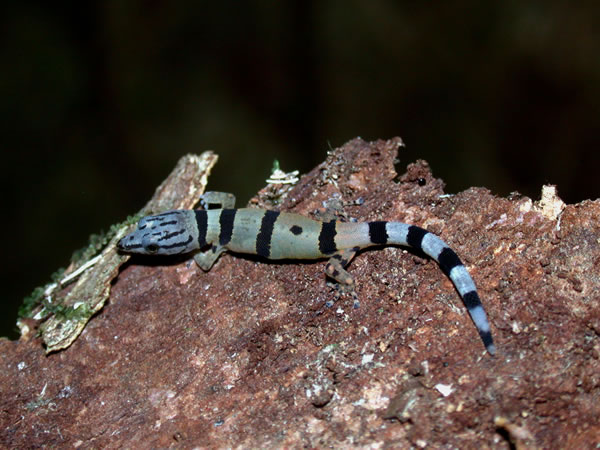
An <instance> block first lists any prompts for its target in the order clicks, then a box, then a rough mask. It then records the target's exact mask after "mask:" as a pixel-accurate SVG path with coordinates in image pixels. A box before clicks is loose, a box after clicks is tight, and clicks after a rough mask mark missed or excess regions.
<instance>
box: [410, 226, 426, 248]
mask: <svg viewBox="0 0 600 450" xmlns="http://www.w3.org/2000/svg"><path fill="white" fill-rule="evenodd" d="M427 233H429V231H427V230H424V229H423V228H421V227H417V226H415V225H411V226H410V227H408V233H407V235H406V243H407V244H408V245H410V246H411V247H412V248H416V249H417V250H423V247H421V243H422V242H423V238H424V237H425V235H426V234H427Z"/></svg>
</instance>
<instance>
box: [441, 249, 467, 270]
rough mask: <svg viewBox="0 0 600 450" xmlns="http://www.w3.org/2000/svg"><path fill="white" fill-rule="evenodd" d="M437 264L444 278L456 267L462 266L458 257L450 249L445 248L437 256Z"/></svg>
mask: <svg viewBox="0 0 600 450" xmlns="http://www.w3.org/2000/svg"><path fill="white" fill-rule="evenodd" d="M438 263H439V265H440V269H442V272H444V273H445V274H446V276H450V271H451V270H452V269H454V268H455V267H456V266H462V262H461V260H460V258H459V257H458V255H457V254H456V253H455V252H454V250H452V249H451V248H448V247H446V248H445V249H444V250H442V251H441V252H440V254H439V256H438Z"/></svg>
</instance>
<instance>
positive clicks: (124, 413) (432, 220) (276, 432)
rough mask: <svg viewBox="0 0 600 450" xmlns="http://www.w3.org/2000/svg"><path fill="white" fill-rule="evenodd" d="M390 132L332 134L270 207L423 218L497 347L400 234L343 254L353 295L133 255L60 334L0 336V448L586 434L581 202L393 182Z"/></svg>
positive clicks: (590, 403) (591, 302)
mask: <svg viewBox="0 0 600 450" xmlns="http://www.w3.org/2000/svg"><path fill="white" fill-rule="evenodd" d="M400 143H401V141H400V140H399V139H395V140H390V141H377V142H373V143H366V142H364V141H362V140H360V139H355V140H353V141H351V142H349V143H348V144H346V145H345V146H343V147H341V148H339V149H337V150H335V151H333V152H331V154H330V155H329V156H328V158H327V161H326V162H324V163H323V164H321V165H320V166H319V167H317V168H315V169H314V170H313V171H312V172H310V173H309V174H307V175H305V176H304V177H302V179H301V180H300V182H299V184H298V185H297V186H296V187H295V188H294V189H293V190H291V191H290V192H289V193H288V195H287V197H286V198H285V199H283V202H282V204H281V209H283V210H291V211H296V212H299V213H302V214H307V215H310V214H312V213H313V211H314V210H317V209H319V208H322V206H323V202H324V201H327V200H331V199H335V198H336V197H337V196H339V197H337V198H338V200H342V201H343V202H348V201H352V200H356V199H358V198H359V197H362V198H363V199H364V204H362V205H350V206H345V207H344V212H345V214H346V215H347V216H348V217H349V218H356V219H358V220H382V219H387V220H399V221H404V222H409V223H413V224H416V225H420V226H423V227H426V228H428V229H429V230H431V231H434V232H436V233H437V234H439V235H440V236H441V237H442V238H443V239H444V240H445V241H446V242H448V243H449V244H450V245H451V246H452V247H453V248H454V249H455V250H456V252H457V253H458V254H459V255H460V256H461V258H462V259H463V261H464V262H465V264H466V265H467V267H468V268H469V270H470V272H471V274H472V276H473V278H474V279H475V282H476V284H477V286H478V288H479V291H480V294H481V297H482V299H483V302H484V305H485V307H486V309H487V311H488V316H489V318H490V321H491V324H492V331H493V333H494V335H495V338H496V344H497V347H498V354H497V355H496V357H490V356H489V355H487V354H486V353H485V350H484V348H483V345H482V343H481V342H480V341H479V338H478V336H477V332H476V330H475V327H474V326H473V324H472V323H471V322H470V319H469V318H468V316H467V315H466V310H465V308H464V306H463V305H462V303H461V301H460V298H459V296H458V294H457V293H456V291H455V290H454V288H453V287H452V285H451V283H450V281H449V280H448V279H447V278H446V277H445V276H444V275H443V274H442V272H441V271H440V270H439V268H438V266H437V265H436V263H435V262H433V261H431V260H427V259H424V258H422V257H421V256H420V255H417V254H415V253H411V252H407V251H406V250H405V249H401V248H386V249H382V250H371V251H365V252H362V253H361V254H359V255H358V256H357V257H356V259H355V260H354V261H353V262H352V264H351V266H350V273H351V274H352V275H353V276H354V277H355V280H356V287H357V293H358V296H359V299H360V300H361V307H360V308H359V309H358V310H354V309H352V299H351V298H350V296H346V297H342V298H341V299H340V300H339V301H338V303H336V305H335V306H334V307H332V308H326V307H325V306H324V305H325V302H326V301H327V300H331V299H332V298H333V291H332V290H331V288H329V287H328V286H326V283H325V281H326V280H325V276H324V272H323V270H324V266H325V263H324V262H310V263H295V262H289V263H282V264H277V263H265V262H264V261H261V260H259V259H258V258H253V257H247V256H233V255H228V254H226V255H224V256H223V257H221V259H220V260H219V261H218V262H217V264H216V265H215V266H214V267H213V268H212V270H211V271H210V272H209V273H203V272H202V271H201V270H200V269H198V268H197V267H196V266H195V264H193V263H190V262H189V261H184V260H181V259H180V260H173V259H167V258H165V259H145V258H139V257H136V258H132V259H131V260H130V262H129V263H128V264H127V265H126V266H124V267H123V268H122V270H121V272H120V275H119V277H118V278H117V279H116V280H115V283H114V286H113V288H112V293H111V297H110V300H109V303H108V304H107V305H106V306H105V307H104V309H103V310H102V311H100V313H99V314H97V315H96V316H95V317H94V318H93V319H92V320H91V321H90V322H89V324H88V326H87V328H86V329H85V330H84V331H83V333H82V334H81V336H80V337H79V339H78V340H77V341H75V343H74V344H73V345H72V346H71V347H70V348H68V349H66V350H64V351H61V352H58V353H55V354H50V355H48V356H46V355H45V353H44V349H43V347H42V345H41V342H40V341H39V339H30V340H24V339H22V340H20V341H16V342H9V341H2V342H1V343H0V347H1V350H0V351H1V370H0V389H1V393H0V394H1V395H0V401H1V410H0V411H1V415H0V442H1V443H2V446H3V447H12V448H17V447H20V448H22V447H39V446H55V447H67V446H68V447H82V448H89V447H94V448H101V447H113V448H117V447H132V446H135V447H154V448H156V447H169V446H176V447H182V448H190V447H194V446H208V447H224V446H240V447H284V446H294V447H301V446H305V447H326V446H334V447H339V446H352V445H387V446H401V447H408V446H417V447H426V446H433V447H440V446H448V447H457V448H474V447H494V448H509V442H511V443H512V444H513V445H516V446H517V447H521V446H530V447H536V446H537V447H540V448H564V447H568V446H571V447H578V448H585V447H587V448H590V447H593V446H594V445H597V444H598V443H600V425H599V423H598V417H600V267H599V262H600V243H599V242H600V241H599V239H600V203H598V202H595V201H586V202H582V203H580V204H577V205H568V206H566V207H564V209H563V205H562V203H561V202H560V200H559V199H558V198H557V197H556V196H555V195H553V193H552V190H551V189H550V190H548V189H546V191H545V197H544V202H541V203H540V204H536V203H533V202H532V201H531V200H530V199H528V198H525V197H518V196H514V197H513V198H510V199H506V198H497V197H494V196H493V195H491V194H490V193H489V192H488V191H487V190H486V189H483V188H471V189H468V190H467V191H465V192H461V193H459V194H456V195H450V196H445V195H443V194H444V191H443V183H442V182H441V181H440V180H437V179H435V178H433V176H432V174H431V172H430V170H429V167H428V166H427V164H426V163H425V162H423V161H418V162H417V163H414V164H410V165H409V166H408V168H407V169H406V173H404V174H403V175H401V176H400V177H399V179H398V180H395V178H396V172H395V170H394V161H395V158H396V154H397V150H398V148H399V145H400ZM275 189H276V188H275V187H272V186H271V187H268V188H266V189H265V190H264V191H262V192H261V193H260V194H259V196H258V197H257V198H255V199H254V200H253V202H252V203H254V204H257V205H266V206H269V204H270V202H269V201H267V200H266V199H268V198H272V197H273V196H274V195H275V193H274V191H275Z"/></svg>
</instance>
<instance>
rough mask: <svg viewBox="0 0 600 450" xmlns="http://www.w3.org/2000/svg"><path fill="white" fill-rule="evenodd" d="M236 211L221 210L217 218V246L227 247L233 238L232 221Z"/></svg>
mask: <svg viewBox="0 0 600 450" xmlns="http://www.w3.org/2000/svg"><path fill="white" fill-rule="evenodd" d="M236 212H237V209H222V210H221V215H220V216H219V225H221V232H220V233H219V245H227V244H229V241H231V236H233V221H234V220H235V213H236Z"/></svg>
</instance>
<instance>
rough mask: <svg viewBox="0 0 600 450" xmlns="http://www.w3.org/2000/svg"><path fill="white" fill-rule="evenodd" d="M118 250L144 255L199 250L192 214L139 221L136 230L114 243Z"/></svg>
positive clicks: (172, 213) (180, 212)
mask: <svg viewBox="0 0 600 450" xmlns="http://www.w3.org/2000/svg"><path fill="white" fill-rule="evenodd" d="M117 247H118V248H119V250H122V251H124V252H128V253H140V254H144V255H176V254H179V253H187V252H191V251H193V250H197V249H198V229H197V227H196V220H195V215H194V212H193V211H185V210H177V211H168V212H166V213H163V214H159V215H156V216H147V217H144V218H142V219H141V220H140V221H139V223H138V226H137V229H136V230H135V231H134V232H133V233H130V234H128V235H127V236H125V237H124V238H123V239H121V240H120V241H119V243H118V244H117Z"/></svg>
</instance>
